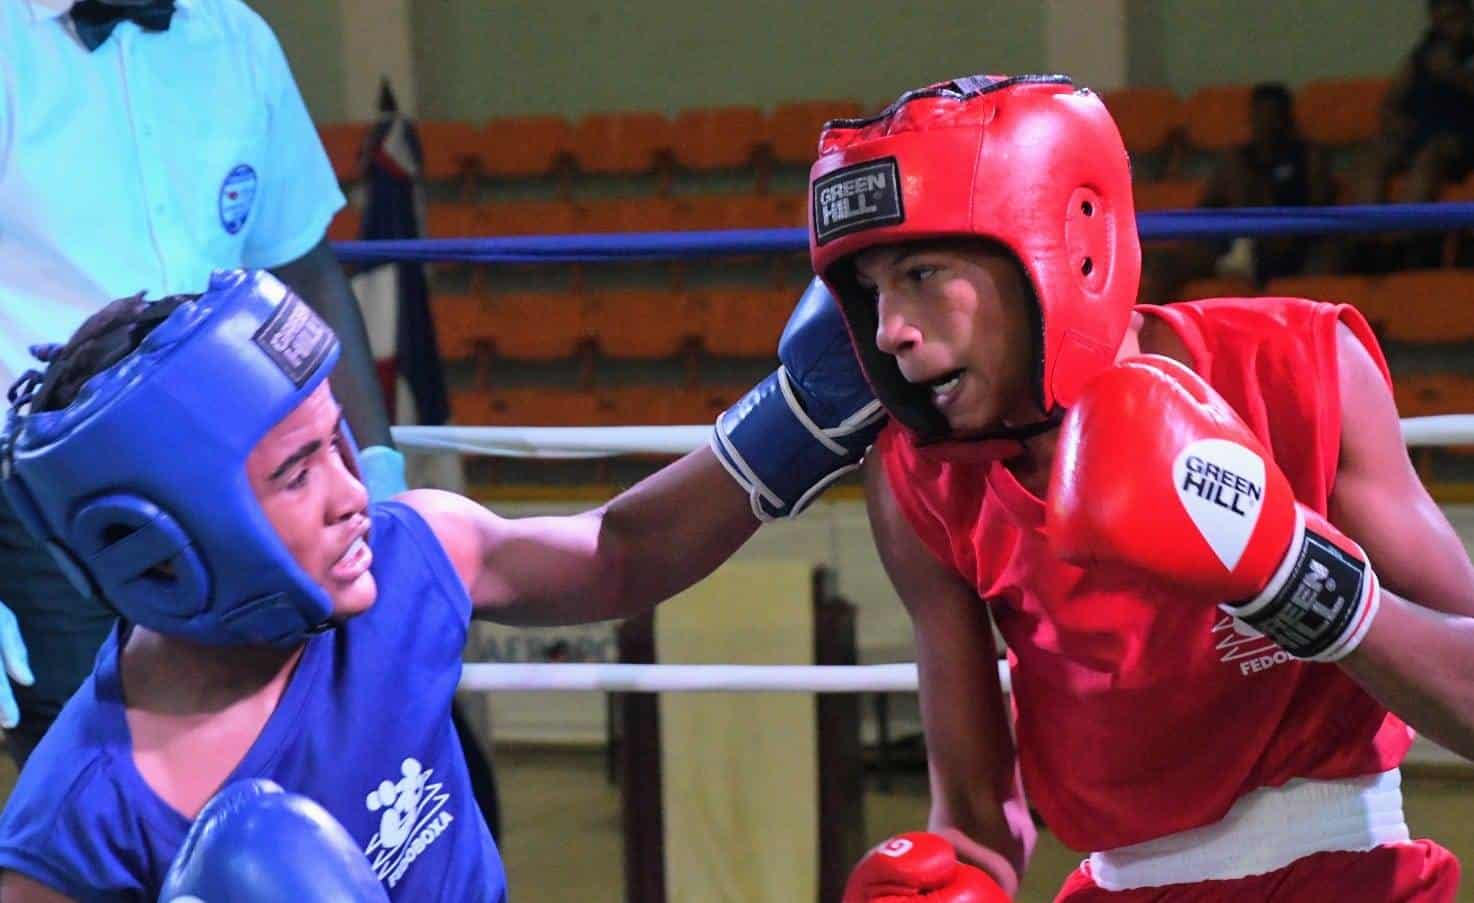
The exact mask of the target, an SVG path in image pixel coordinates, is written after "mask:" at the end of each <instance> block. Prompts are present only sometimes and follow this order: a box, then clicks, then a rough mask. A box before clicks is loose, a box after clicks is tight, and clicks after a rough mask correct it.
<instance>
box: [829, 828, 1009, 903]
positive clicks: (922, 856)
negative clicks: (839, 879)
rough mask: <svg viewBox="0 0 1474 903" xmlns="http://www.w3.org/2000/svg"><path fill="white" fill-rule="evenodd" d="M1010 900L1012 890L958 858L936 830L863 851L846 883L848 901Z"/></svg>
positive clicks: (980, 902)
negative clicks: (1002, 886) (866, 851)
mask: <svg viewBox="0 0 1474 903" xmlns="http://www.w3.org/2000/svg"><path fill="white" fill-rule="evenodd" d="M907 901H926V903H1008V894H1006V893H1004V892H1003V888H1001V887H999V886H998V882H996V881H994V880H993V879H992V878H991V877H989V875H988V873H987V872H985V871H983V870H982V869H980V868H976V867H974V866H971V865H965V864H963V863H960V862H958V861H957V853H956V851H954V850H953V849H952V845H951V844H950V843H948V842H947V841H946V840H945V839H943V838H942V837H939V836H937V835H936V834H930V833H927V832H925V831H913V832H911V833H910V834H901V835H898V836H896V837H892V838H891V839H890V840H887V841H886V842H885V843H883V844H881V845H880V846H878V847H875V848H874V849H872V850H871V851H870V852H868V853H866V854H865V857H864V858H863V859H861V860H860V864H859V865H856V866H855V870H854V871H852V872H850V880H849V882H848V883H846V884H845V888H844V903H907Z"/></svg>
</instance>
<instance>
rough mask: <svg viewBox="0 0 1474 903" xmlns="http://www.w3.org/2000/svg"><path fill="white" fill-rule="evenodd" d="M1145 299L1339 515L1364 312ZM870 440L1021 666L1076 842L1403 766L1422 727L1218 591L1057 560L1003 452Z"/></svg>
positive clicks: (1044, 786)
mask: <svg viewBox="0 0 1474 903" xmlns="http://www.w3.org/2000/svg"><path fill="white" fill-rule="evenodd" d="M1138 311H1140V312H1141V313H1142V314H1143V315H1145V316H1149V317H1158V318H1161V319H1162V320H1165V321H1166V323H1167V324H1168V325H1169V326H1171V328H1172V329H1173V331H1174V332H1176V333H1177V334H1178V335H1179V336H1180V337H1181V338H1182V340H1183V342H1184V343H1185V344H1186V346H1187V348H1188V349H1189V351H1190V352H1191V355H1192V357H1193V361H1192V365H1193V369H1194V370H1195V371H1196V372H1197V373H1198V374H1199V375H1200V376H1202V377H1203V378H1205V379H1206V380H1207V381H1208V382H1209V383H1211V384H1212V385H1213V387H1214V388H1215V389H1217V390H1218V392H1219V393H1220V394H1221V395H1222V396H1223V397H1224V398H1225V399H1227V400H1228V402H1229V404H1230V405H1232V406H1233V408H1234V410H1236V411H1237V412H1238V414H1239V416H1240V417H1242V418H1243V419H1244V421H1245V422H1246V423H1247V424H1248V425H1249V427H1250V428H1251V429H1252V430H1253V431H1254V434H1255V435H1256V436H1258V437H1259V439H1260V441H1261V442H1263V443H1264V445H1265V447H1266V448H1268V449H1270V451H1271V452H1272V454H1273V456H1274V459H1275V461H1276V462H1277V463H1278V464H1279V466H1280V468H1281V469H1283V470H1284V472H1285V475H1286V476H1287V477H1288V478H1289V481H1290V485H1291V486H1293V487H1294V490H1295V495H1296V497H1297V498H1298V499H1299V500H1300V501H1301V502H1302V503H1304V504H1305V505H1307V506H1309V507H1311V508H1313V509H1315V510H1316V511H1318V512H1320V513H1321V514H1325V513H1326V506H1327V502H1328V500H1329V498H1330V494H1331V490H1332V488H1333V486H1334V484H1335V477H1336V462H1337V457H1338V454H1339V448H1340V430H1341V417H1340V401H1339V388H1338V382H1337V370H1336V324H1337V322H1338V321H1340V322H1344V323H1346V324H1347V325H1348V326H1349V327H1351V329H1352V330H1353V331H1354V332H1355V333H1356V335H1357V336H1358V337H1359V338H1360V339H1361V340H1362V342H1363V343H1364V344H1365V345H1366V347H1367V348H1368V350H1369V351H1370V352H1371V353H1372V356H1373V358H1374V359H1375V360H1376V361H1377V362H1378V364H1379V365H1380V366H1381V369H1382V372H1383V375H1384V376H1386V375H1387V368H1386V364H1385V363H1384V362H1383V359H1382V354H1381V351H1380V350H1379V349H1378V347H1377V344H1376V340H1375V338H1373V336H1372V334H1371V330H1370V329H1369V328H1368V327H1367V324H1366V321H1365V320H1363V319H1362V317H1361V315H1360V314H1359V313H1357V312H1356V311H1355V309H1353V308H1350V307H1347V306H1344V305H1339V306H1338V305H1331V304H1321V303H1317V302H1312V301H1304V300H1300V299H1290V298H1252V299H1240V298H1221V299H1215V300H1208V301H1193V302H1185V303H1181V304H1175V305H1172V306H1170V307H1150V306H1143V307H1139V308H1138ZM1389 384H1390V377H1389ZM1120 428H1121V429H1123V430H1126V429H1131V424H1129V423H1123V424H1121V425H1120ZM876 451H877V452H878V453H879V454H880V456H881V459H882V461H883V462H884V465H885V470H886V475H887V478H888V480H889V483H890V487H891V490H892V492H893V493H894V494H895V497H896V500H897V501H898V502H899V504H900V507H901V510H902V511H903V512H904V514H905V516H906V519H907V520H908V521H909V522H910V524H911V525H912V526H913V527H914V528H915V530H916V532H917V534H918V535H919V536H920V537H921V539H922V541H923V542H924V543H925V545H926V546H927V547H928V548H929V549H930V550H931V551H932V553H933V554H934V555H936V557H937V558H939V559H940V560H941V561H942V562H943V564H945V565H946V566H947V567H949V568H951V569H952V570H954V571H956V572H957V573H958V574H960V575H961V576H962V577H963V578H964V579H965V580H967V581H968V582H969V583H970V584H972V585H973V586H975V587H976V588H977V592H978V595H979V596H980V597H981V598H982V599H983V600H986V601H987V603H988V604H989V606H990V608H991V611H992V613H993V617H994V620H995V622H996V623H997V625H998V629H999V631H1000V632H1001V633H1002V634H1003V637H1004V639H1005V640H1006V641H1007V643H1008V650H1009V660H1010V663H1011V664H1012V666H1013V708H1014V719H1015V730H1016V734H1017V739H1018V748H1019V757H1020V762H1021V766H1022V769H1023V777H1024V786H1025V789H1026V791H1027V793H1028V796H1029V800H1030V802H1031V804H1032V805H1033V806H1034V807H1035V808H1036V809H1037V810H1038V811H1039V812H1040V814H1041V815H1043V817H1044V820H1045V822H1046V824H1047V825H1048V826H1049V828H1050V829H1051V830H1052V831H1054V832H1055V834H1056V835H1058V836H1059V838H1060V839H1061V840H1062V841H1063V842H1064V843H1066V844H1068V845H1069V846H1071V847H1074V848H1076V849H1080V850H1107V849H1112V848H1115V847H1119V846H1124V845H1127V844H1132V843H1137V842H1140V841H1143V840H1148V839H1151V838H1154V837H1160V836H1163V835H1166V834H1171V833H1174V832H1177V831H1181V830H1184V829H1187V828H1194V827H1198V826H1200V825H1205V824H1210V823H1212V822H1215V821H1217V820H1218V819H1220V818H1221V817H1222V816H1223V815H1224V813H1225V812H1227V811H1228V808H1229V807H1230V806H1231V805H1233V803H1234V801H1235V800H1236V799H1238V798H1239V797H1240V796H1241V795H1242V794H1244V793H1246V792H1248V791H1250V790H1253V789H1255V788H1258V787H1264V786H1276V785H1279V784H1283V783H1284V782H1286V781H1288V780H1290V779H1291V778H1297V777H1299V778H1322V779H1330V778H1342V777H1350V776H1354V775H1362V774H1371V773H1375V772H1379V771H1385V770H1387V769H1389V768H1392V767H1394V766H1396V765H1397V764H1398V763H1399V762H1401V761H1402V757H1403V755H1404V754H1405V753H1406V752H1407V749H1408V747H1409V746H1410V745H1411V743H1412V732H1411V730H1410V729H1409V728H1408V727H1407V726H1406V725H1404V724H1403V723H1402V721H1400V720H1399V719H1398V718H1397V717H1396V716H1394V715H1392V714H1390V713H1388V712H1387V710H1386V709H1384V708H1383V707H1382V706H1381V705H1380V704H1378V703H1377V702H1376V701H1375V700H1373V699H1372V698H1371V697H1370V696H1368V695H1367V694H1366V693H1365V692H1363V691H1362V690H1361V688H1360V687H1358V686H1357V685H1356V684H1355V683H1353V682H1352V680H1351V678H1349V677H1347V676H1346V675H1344V674H1343V673H1342V672H1341V671H1340V669H1338V668H1337V667H1336V666H1335V665H1330V664H1314V663H1303V662H1299V661H1296V660H1294V659H1292V658H1290V657H1289V656H1288V655H1287V654H1286V653H1284V652H1283V651H1282V650H1280V649H1279V647H1278V646H1276V645H1275V644H1274V642H1273V641H1271V640H1269V639H1267V638H1265V637H1264V636H1262V635H1260V634H1257V633H1255V632H1253V631H1252V630H1250V629H1249V628H1247V627H1244V626H1239V625H1236V624H1235V623H1234V622H1233V620H1232V619H1230V618H1229V617H1228V616H1227V615H1225V614H1223V613H1222V612H1221V611H1219V609H1218V607H1217V605H1216V604H1215V603H1216V602H1218V601H1220V600H1216V599H1195V598H1189V597H1186V596H1184V595H1183V593H1182V592H1181V591H1178V590H1176V589H1175V588H1173V587H1171V586H1168V585H1165V584H1163V583H1162V582H1160V581H1153V580H1152V579H1150V578H1148V577H1146V576H1144V575H1138V574H1131V573H1123V572H1122V571H1121V570H1120V569H1117V570H1114V571H1108V570H1105V569H1093V570H1091V569H1081V568H1077V567H1074V566H1072V565H1069V564H1066V563H1065V562H1063V561H1061V560H1060V559H1059V558H1057V557H1056V556H1055V555H1054V554H1053V553H1052V552H1051V551H1050V549H1049V546H1048V544H1047V543H1046V541H1045V538H1044V535H1043V532H1042V528H1043V523H1044V504H1043V501H1042V500H1040V499H1039V498H1038V497H1036V496H1034V495H1033V494H1031V493H1030V492H1028V491H1027V490H1026V489H1024V488H1023V487H1022V486H1021V485H1020V484H1019V483H1018V482H1017V481H1016V480H1015V479H1014V478H1013V476H1012V474H1010V473H1009V471H1008V470H1007V469H1006V468H1005V467H1003V466H1002V465H1001V464H998V463H982V462H978V463H973V462H967V461H965V460H963V461H959V460H956V459H955V458H946V457H943V456H942V455H935V454H931V453H929V452H928V451H926V450H924V449H923V450H918V449H917V448H916V447H915V445H914V444H913V443H912V440H911V438H910V434H909V433H907V432H906V431H905V430H903V429H901V428H900V427H899V426H897V425H896V424H895V423H894V422H892V423H891V425H890V426H888V427H887V428H886V430H885V431H884V432H883V433H882V434H881V437H880V439H879V440H878V441H877V443H876ZM1142 516H1143V517H1150V512H1142Z"/></svg>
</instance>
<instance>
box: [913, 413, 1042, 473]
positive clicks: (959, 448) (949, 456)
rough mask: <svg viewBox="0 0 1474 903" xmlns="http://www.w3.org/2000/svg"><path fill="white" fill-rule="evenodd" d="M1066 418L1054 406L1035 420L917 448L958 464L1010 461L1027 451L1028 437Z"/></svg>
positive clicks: (945, 438) (953, 437) (948, 437)
mask: <svg viewBox="0 0 1474 903" xmlns="http://www.w3.org/2000/svg"><path fill="white" fill-rule="evenodd" d="M1063 418H1064V412H1063V411H1061V410H1059V409H1055V411H1054V412H1052V413H1051V414H1050V415H1049V416H1048V417H1045V418H1044V419H1043V420H1038V421H1035V422H1034V423H1026V424H1024V425H1023V426H1008V427H998V428H996V429H991V430H983V431H981V432H978V433H970V434H968V435H965V436H943V437H941V438H939V439H933V440H930V441H928V442H925V443H921V444H918V445H917V447H916V450H917V451H918V452H919V453H921V454H922V455H924V456H926V457H928V458H933V459H936V460H939V461H948V462H953V463H959V464H987V463H990V462H993V461H1007V460H1008V459H1009V458H1017V457H1018V456H1019V455H1022V454H1023V453H1024V452H1025V448H1024V440H1025V439H1032V438H1033V437H1035V436H1038V435H1040V434H1041V433H1047V432H1049V431H1050V430H1052V429H1054V428H1055V427H1057V426H1059V423H1060V421H1061V420H1062V419H1063Z"/></svg>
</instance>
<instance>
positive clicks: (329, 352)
mask: <svg viewBox="0 0 1474 903" xmlns="http://www.w3.org/2000/svg"><path fill="white" fill-rule="evenodd" d="M338 350H339V349H338V339H337V336H335V335H334V334H333V331H332V330H331V329H330V328H329V327H328V325H327V324H326V323H324V322H323V321H322V320H321V319H319V318H318V316H317V314H315V313H313V311H312V310H311V309H310V308H309V307H308V306H307V305H306V304H305V303H304V302H303V301H302V300H301V299H300V298H298V297H297V296H296V295H294V294H292V292H291V291H289V290H288V289H287V288H286V286H284V285H282V284H281V283H280V282H278V281H277V280H276V279H275V278H273V277H272V276H271V275H269V274H267V273H264V272H249V271H244V270H237V271H232V272H217V273H215V274H213V275H212V276H211V277H210V286H209V289H208V290H207V291H206V292H205V293H204V294H203V295H201V296H200V297H199V298H198V299H197V300H195V301H193V302H186V303H184V304H181V305H180V306H179V307H178V308H177V309H175V310H174V312H173V313H171V314H169V316H168V318H167V319H165V320H164V321H163V322H161V323H159V325H158V326H157V327H155V328H154V330H153V331H152V332H150V333H149V334H148V335H147V336H146V337H145V338H144V339H143V341H142V343H141V344H140V345H139V346H138V348H137V349H136V350H134V351H133V352H132V353H130V354H128V355H127V356H126V357H124V358H123V359H122V360H120V361H118V362H117V363H116V364H114V365H113V366H111V367H109V368H107V369H105V370H103V371H102V372H100V373H97V374H96V375H94V376H93V377H91V378H90V379H88V380H87V382H86V383H85V384H84V385H83V386H82V388H81V391H80V392H79V394H78V395H77V397H76V398H75V399H74V400H73V401H72V402H71V404H69V405H67V406H66V407H64V408H61V409H59V410H54V411H41V412H30V411H29V407H28V405H27V401H28V399H27V398H26V397H22V398H21V399H20V400H19V401H17V403H16V404H15V406H14V407H13V408H12V409H11V412H10V416H9V419H8V420H7V422H6V424H5V430H4V433H3V434H0V477H3V480H0V482H3V486H4V490H5V494H6V495H7V497H9V499H10V502H11V504H12V506H13V507H14V508H15V509H16V512H17V514H18V516H19V517H20V519H21V521H22V522H23V523H24V524H25V525H26V527H27V529H29V530H30V532H31V533H32V534H33V535H34V536H35V537H36V538H37V539H38V540H39V541H41V542H42V543H43V544H44V545H45V546H46V548H47V549H48V550H49V551H50V552H51V554H52V555H53V557H55V558H56V560H57V561H58V563H59V564H60V565H61V567H62V569H63V570H64V571H65V572H66V573H67V575H68V576H69V577H70V578H71V579H72V582H73V583H75V584H76V585H77V587H78V588H79V589H80V590H81V591H82V592H83V593H84V594H85V595H89V596H96V597H100V598H101V599H102V600H104V601H105V602H107V603H108V604H109V605H111V606H112V607H113V608H115V609H116V610H117V611H118V613H119V614H120V615H121V616H122V617H123V618H125V619H127V620H128V621H131V622H133V623H137V624H141V625H143V626H145V627H147V628H149V629H150V630H155V631H158V632H159V633H163V634H170V635H174V636H182V637H187V638H190V639H193V640H196V641H198V642H202V643H210V644H219V645H224V644H245V643H267V644H274V645H289V644H292V643H295V642H298V641H300V640H301V639H302V637H304V636H305V635H307V634H308V633H311V632H313V631H315V630H318V629H321V628H322V627H324V626H326V625H327V624H328V619H329V617H330V615H331V614H332V603H331V601H330V600H329V598H328V595H327V593H325V592H324V591H323V589H322V587H320V586H318V585H317V583H316V582H315V581H313V580H312V579H311V578H310V577H308V575H307V574H306V573H305V572H304V571H303V570H302V569H301V568H300V567H299V566H298V565H297V562H296V561H295V560H294V559H293V558H292V555H291V553H290V552H289V551H288V550H287V548H286V545H285V544H284V543H283V542H282V541H281V538H280V537H279V536H278V535H277V532H276V529H275V528H274V527H272V525H271V523H270V522H269V521H268V520H267V519H266V514H265V512H264V511H263V510H262V508H261V504H260V502H259V501H257V499H256V496H255V494H254V493H253V492H252V490H251V486H250V483H249V482H248V480H247V477H246V457H247V456H248V455H249V454H250V453H251V449H252V448H254V447H255V445H256V443H257V442H258V441H260V439H261V437H262V436H264V435H265V434H266V433H267V432H268V431H269V430H270V429H271V428H272V427H273V426H275V425H276V424H277V423H279V422H280V421H281V420H282V419H283V418H285V417H286V416H287V414H289V413H291V411H292V410H294V409H295V408H296V407H297V406H298V405H299V404H301V403H302V402H303V401H304V400H305V399H306V398H307V396H308V395H310V394H311V393H312V391H313V390H314V389H316V388H317V387H318V385H319V384H321V383H322V381H323V380H325V379H327V377H328V373H329V372H330V371H331V370H332V369H333V365H334V364H335V363H336V362H337V360H338ZM23 408H26V413H22V409H23ZM347 438H348V437H347V436H346V435H345V437H344V439H345V441H346V440H347ZM345 456H346V457H347V458H348V460H349V466H350V467H352V466H353V464H352V453H351V451H345Z"/></svg>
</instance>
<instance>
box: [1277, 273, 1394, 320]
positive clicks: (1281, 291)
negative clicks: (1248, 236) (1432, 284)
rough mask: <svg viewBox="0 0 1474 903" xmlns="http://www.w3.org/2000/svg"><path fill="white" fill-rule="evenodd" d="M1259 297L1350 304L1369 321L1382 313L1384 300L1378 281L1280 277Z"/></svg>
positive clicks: (1373, 279) (1340, 277) (1355, 277)
mask: <svg viewBox="0 0 1474 903" xmlns="http://www.w3.org/2000/svg"><path fill="white" fill-rule="evenodd" d="M1259 294H1262V295H1267V296H1271V297H1278V298H1309V299H1311V300H1312V301H1332V302H1339V303H1343V304H1350V305H1352V306H1353V307H1355V308H1357V309H1358V310H1360V311H1361V312H1362V315H1363V316H1365V317H1366V318H1367V319H1368V320H1372V319H1373V317H1372V314H1373V313H1376V312H1378V311H1379V310H1380V309H1381V307H1382V299H1383V297H1385V295H1384V293H1383V291H1382V287H1381V280H1380V279H1377V278H1374V277H1370V276H1282V277H1280V278H1278V279H1271V280H1269V282H1268V283H1267V284H1266V285H1265V286H1264V291H1262V292H1260V293H1259Z"/></svg>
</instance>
